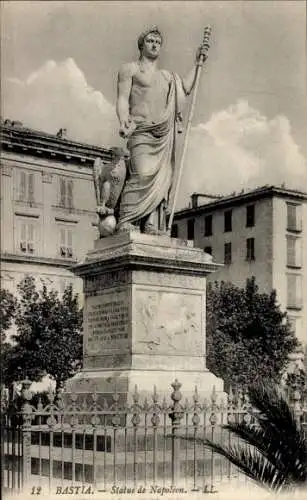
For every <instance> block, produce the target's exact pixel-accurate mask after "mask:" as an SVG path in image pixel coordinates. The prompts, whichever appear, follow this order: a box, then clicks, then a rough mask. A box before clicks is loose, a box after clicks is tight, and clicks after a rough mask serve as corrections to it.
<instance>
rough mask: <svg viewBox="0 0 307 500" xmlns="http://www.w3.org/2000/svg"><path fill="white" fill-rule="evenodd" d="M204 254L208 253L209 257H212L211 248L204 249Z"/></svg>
mask: <svg viewBox="0 0 307 500" xmlns="http://www.w3.org/2000/svg"><path fill="white" fill-rule="evenodd" d="M204 252H205V253H208V254H209V255H212V247H205V248H204Z"/></svg>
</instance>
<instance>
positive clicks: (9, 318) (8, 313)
mask: <svg viewBox="0 0 307 500" xmlns="http://www.w3.org/2000/svg"><path fill="white" fill-rule="evenodd" d="M15 312H16V299H15V297H14V295H12V294H11V293H10V292H9V291H8V290H5V289H4V288H1V290H0V334H1V342H4V341H5V332H6V331H7V330H8V329H9V328H10V327H11V325H12V322H13V320H14V316H15Z"/></svg>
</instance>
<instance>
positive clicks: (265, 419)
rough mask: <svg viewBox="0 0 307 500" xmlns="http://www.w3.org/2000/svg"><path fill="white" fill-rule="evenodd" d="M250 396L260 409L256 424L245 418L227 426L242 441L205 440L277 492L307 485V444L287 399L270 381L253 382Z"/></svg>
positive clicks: (259, 481) (253, 404) (219, 452)
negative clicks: (224, 442) (220, 441)
mask: <svg viewBox="0 0 307 500" xmlns="http://www.w3.org/2000/svg"><path fill="white" fill-rule="evenodd" d="M249 399H250V402H251V404H252V406H253V408H254V410H256V411H257V412H258V413H256V412H255V411H253V415H254V417H255V419H256V425H255V424H254V423H247V422H245V421H244V420H243V421H242V422H234V423H230V424H228V425H225V426H223V428H225V429H227V430H228V431H229V432H230V433H231V434H232V435H234V436H236V437H237V438H239V442H238V440H237V439H235V440H233V443H234V444H231V442H230V444H228V445H223V444H217V443H215V442H213V441H210V440H205V441H204V442H203V444H205V445H207V446H208V447H210V448H211V449H212V450H213V451H215V452H216V453H218V454H220V455H222V456H223V457H225V458H227V459H228V460H229V461H230V462H231V463H232V464H233V465H235V466H236V467H238V468H239V469H240V470H241V471H242V472H244V473H245V474H246V475H247V476H248V477H249V478H251V479H252V480H254V481H256V482H257V483H258V484H259V485H261V486H264V487H268V488H269V489H271V490H273V491H275V492H280V491H287V490H295V489H296V488H298V487H300V486H306V483H307V444H306V440H305V436H304V432H303V430H301V429H299V426H298V424H297V422H296V419H295V416H294V414H293V412H292V410H291V408H290V406H289V404H288V402H287V400H286V399H285V397H284V396H283V395H282V393H281V392H280V391H279V390H277V388H276V387H274V386H273V385H272V384H271V383H270V381H267V382H266V383H265V384H260V385H254V386H252V387H251V388H250V389H249Z"/></svg>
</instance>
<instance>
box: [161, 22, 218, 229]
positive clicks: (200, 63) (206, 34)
mask: <svg viewBox="0 0 307 500" xmlns="http://www.w3.org/2000/svg"><path fill="white" fill-rule="evenodd" d="M210 36H211V26H206V28H205V29H204V38H203V43H202V46H204V47H205V49H206V51H208V50H209V47H210V45H209V41H210ZM203 63H204V55H203V54H201V55H200V57H199V60H198V62H197V68H196V76H195V85H194V92H193V95H192V102H191V107H190V113H189V117H188V121H187V125H186V130H185V136H184V143H183V148H182V155H181V160H180V165H179V170H178V176H177V179H176V180H175V182H176V185H175V190H174V198H173V203H172V209H171V213H170V217H169V219H168V224H167V232H168V233H170V231H171V228H172V224H173V220H174V215H175V207H176V201H177V197H178V192H179V186H180V181H181V176H182V171H183V166H184V161H185V156H186V150H187V146H188V139H189V132H190V129H191V124H192V119H193V115H194V109H195V103H196V96H197V91H198V86H199V80H200V74H201V70H202V67H203Z"/></svg>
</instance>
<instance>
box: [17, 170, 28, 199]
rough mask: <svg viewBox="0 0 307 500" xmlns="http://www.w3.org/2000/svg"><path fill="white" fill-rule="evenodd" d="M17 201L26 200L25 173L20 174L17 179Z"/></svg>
mask: <svg viewBox="0 0 307 500" xmlns="http://www.w3.org/2000/svg"><path fill="white" fill-rule="evenodd" d="M18 198H19V200H25V199H26V173H25V172H20V178H19V197H18Z"/></svg>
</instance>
